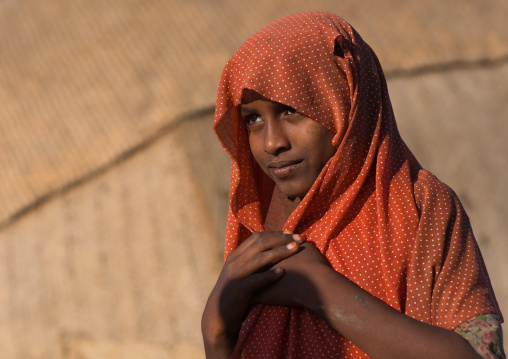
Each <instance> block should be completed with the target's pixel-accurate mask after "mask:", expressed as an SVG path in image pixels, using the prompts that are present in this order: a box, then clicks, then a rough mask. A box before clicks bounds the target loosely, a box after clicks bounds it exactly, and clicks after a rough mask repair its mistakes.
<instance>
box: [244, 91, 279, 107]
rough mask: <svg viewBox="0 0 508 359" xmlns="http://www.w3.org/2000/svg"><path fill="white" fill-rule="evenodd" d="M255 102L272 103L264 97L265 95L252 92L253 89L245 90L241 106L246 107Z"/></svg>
mask: <svg viewBox="0 0 508 359" xmlns="http://www.w3.org/2000/svg"><path fill="white" fill-rule="evenodd" d="M254 101H270V102H275V101H272V100H270V99H269V98H266V97H264V96H263V95H261V94H259V93H258V92H256V91H254V90H251V89H243V91H242V98H241V105H245V104H248V103H251V102H254Z"/></svg>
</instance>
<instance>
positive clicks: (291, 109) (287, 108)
mask: <svg viewBox="0 0 508 359" xmlns="http://www.w3.org/2000/svg"><path fill="white" fill-rule="evenodd" d="M295 113H298V111H296V110H295V109H294V108H292V107H289V106H286V114H288V115H294V114H295Z"/></svg>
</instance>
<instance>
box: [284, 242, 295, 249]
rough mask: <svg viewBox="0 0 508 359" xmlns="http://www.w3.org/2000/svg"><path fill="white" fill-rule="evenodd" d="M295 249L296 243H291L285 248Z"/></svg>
mask: <svg viewBox="0 0 508 359" xmlns="http://www.w3.org/2000/svg"><path fill="white" fill-rule="evenodd" d="M295 247H296V242H291V243H289V244H288V245H287V246H286V248H287V249H293V248H295Z"/></svg>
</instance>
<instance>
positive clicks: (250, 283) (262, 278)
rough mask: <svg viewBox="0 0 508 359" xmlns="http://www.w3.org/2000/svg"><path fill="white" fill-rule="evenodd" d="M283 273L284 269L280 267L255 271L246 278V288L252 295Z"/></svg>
mask: <svg viewBox="0 0 508 359" xmlns="http://www.w3.org/2000/svg"><path fill="white" fill-rule="evenodd" d="M283 275H284V269H283V268H280V267H279V268H274V269H270V270H267V271H264V272H260V273H255V274H253V275H251V276H249V277H248V278H246V279H245V281H244V285H245V290H246V291H247V292H248V293H250V296H252V294H254V292H255V291H257V290H258V289H261V288H263V287H265V286H267V285H269V284H271V283H273V282H275V281H277V280H279V279H280V278H281V277H282V276H283ZM250 296H249V297H250Z"/></svg>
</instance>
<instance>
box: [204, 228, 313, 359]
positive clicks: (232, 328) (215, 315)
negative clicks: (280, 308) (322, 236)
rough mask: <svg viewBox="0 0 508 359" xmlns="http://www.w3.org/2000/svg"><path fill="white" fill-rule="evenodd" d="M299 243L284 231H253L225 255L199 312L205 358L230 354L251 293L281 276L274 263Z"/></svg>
mask: <svg viewBox="0 0 508 359" xmlns="http://www.w3.org/2000/svg"><path fill="white" fill-rule="evenodd" d="M302 242H303V241H302V237H301V236H300V235H297V234H290V232H286V231H285V232H257V233H254V234H253V235H252V236H250V237H249V238H248V239H247V240H245V242H243V243H242V244H241V245H240V246H239V247H238V248H237V249H236V250H235V251H234V252H232V253H231V254H230V255H229V256H228V257H227V259H226V262H225V263H224V266H223V268H222V271H221V273H220V275H219V278H218V280H217V283H216V284H215V287H214V288H213V290H212V293H211V294H210V297H209V298H208V301H207V304H206V307H205V310H204V313H203V318H202V332H203V339H204V342H205V351H206V353H207V357H209V356H210V355H214V358H215V356H216V355H217V354H221V355H223V357H227V356H228V355H230V354H231V352H232V350H233V349H234V346H235V344H236V340H237V336H238V332H239V330H240V326H241V324H242V322H243V320H244V318H245V316H246V315H247V310H248V307H249V305H250V304H251V298H252V295H253V294H254V292H256V291H257V290H259V289H260V288H263V287H265V286H267V285H269V284H271V283H273V282H275V281H277V280H278V279H280V278H281V277H282V276H283V275H284V270H283V269H282V268H280V267H278V266H276V264H277V263H279V262H280V261H281V260H283V259H285V258H288V257H290V256H292V255H293V254H295V253H297V252H298V249H299V244H300V243H302Z"/></svg>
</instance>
